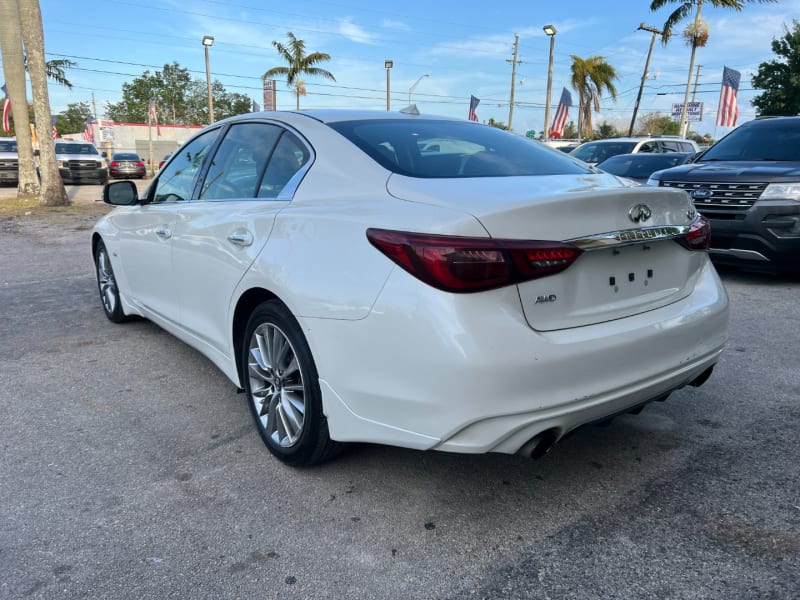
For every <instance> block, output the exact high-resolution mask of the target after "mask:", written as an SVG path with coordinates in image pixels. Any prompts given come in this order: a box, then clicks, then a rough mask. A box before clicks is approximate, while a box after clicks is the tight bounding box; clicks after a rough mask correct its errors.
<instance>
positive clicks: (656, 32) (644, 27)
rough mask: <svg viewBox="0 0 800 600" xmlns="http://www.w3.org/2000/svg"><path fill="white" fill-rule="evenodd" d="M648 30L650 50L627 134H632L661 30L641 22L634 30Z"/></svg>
mask: <svg viewBox="0 0 800 600" xmlns="http://www.w3.org/2000/svg"><path fill="white" fill-rule="evenodd" d="M640 29H641V30H643V31H649V32H650V33H652V34H653V37H652V38H650V50H648V51H647V60H646V61H645V63H644V72H643V73H642V83H641V84H640V85H639V94H638V95H637V96H636V104H634V106H633V116H632V117H631V126H630V127H628V135H629V136H631V135H633V128H634V126H635V125H636V114H637V113H638V112H639V102H640V101H641V100H642V92H643V91H644V82H645V81H647V72H648V70H649V69H650V56H651V55H652V54H653V46H654V45H655V43H656V36H657V35H661V31H659V30H658V29H656V28H655V27H651V26H650V25H645V24H644V23H641V24H640V25H639V27H637V28H636V31H639V30H640Z"/></svg>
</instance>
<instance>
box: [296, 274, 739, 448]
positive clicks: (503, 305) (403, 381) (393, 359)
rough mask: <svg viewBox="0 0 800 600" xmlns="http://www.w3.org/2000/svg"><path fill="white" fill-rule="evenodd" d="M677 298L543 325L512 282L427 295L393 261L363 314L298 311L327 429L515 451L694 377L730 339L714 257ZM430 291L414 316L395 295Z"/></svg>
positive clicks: (381, 439)
mask: <svg viewBox="0 0 800 600" xmlns="http://www.w3.org/2000/svg"><path fill="white" fill-rule="evenodd" d="M705 263H706V264H705V266H704V267H703V269H702V272H701V274H700V277H699V278H698V280H697V285H696V287H695V289H694V291H693V292H692V293H691V294H690V295H689V296H687V297H685V298H683V299H682V300H679V301H677V302H674V303H673V304H670V305H668V306H665V307H662V308H659V309H656V310H652V311H648V312H646V313H642V314H639V315H635V316H632V317H627V318H623V319H616V320H613V321H607V322H604V323H598V324H595V325H589V326H585V327H575V328H571V329H563V330H558V331H552V332H546V333H543V332H537V331H534V330H532V329H531V328H530V327H529V326H528V325H527V323H526V322H525V319H524V316H523V315H522V312H521V310H520V309H519V308H517V309H515V310H512V309H510V307H511V306H514V303H516V306H517V307H519V296H518V294H517V291H516V288H504V289H501V290H495V291H493V292H490V293H483V294H476V295H447V294H442V293H441V292H435V293H427V294H426V291H425V290H424V289H423V288H420V287H419V284H418V282H415V281H410V277H409V276H408V275H407V274H405V273H404V272H402V271H399V270H395V271H394V272H393V274H392V276H391V277H390V278H389V281H388V282H387V284H386V288H385V290H384V293H383V294H382V295H381V298H379V300H378V302H377V303H376V305H375V307H374V308H373V311H372V313H371V314H370V315H369V316H368V317H367V318H366V319H363V320H361V321H339V320H332V319H327V320H325V319H301V324H302V325H303V328H304V330H305V332H306V335H307V337H308V339H309V343H310V344H311V347H312V351H313V353H314V356H315V359H316V362H317V368H318V371H319V374H320V379H321V386H322V389H323V398H324V404H325V412H326V415H327V416H328V421H329V428H330V432H331V436H332V437H333V438H334V439H337V440H341V441H366V442H378V443H391V444H395V445H400V446H407V447H412V448H419V449H428V448H435V449H440V450H447V451H454V452H491V451H494V452H504V453H513V452H517V451H518V450H519V449H520V448H521V447H523V446H524V445H525V444H526V443H527V442H528V441H529V440H530V439H531V438H533V437H534V436H536V435H538V434H540V433H542V432H545V431H552V432H554V434H555V438H556V439H557V438H559V437H561V436H563V435H564V434H566V433H568V432H569V431H570V430H572V429H574V428H576V427H578V426H580V425H582V424H584V423H586V422H589V421H593V420H596V419H599V418H602V417H604V416H607V415H611V414H614V413H618V412H621V411H624V410H626V409H628V408H631V407H633V406H636V405H639V404H641V403H642V402H645V401H648V400H652V399H654V398H657V397H659V396H663V395H664V394H666V393H669V392H670V391H672V390H674V389H676V388H679V387H682V386H683V385H686V384H688V383H690V382H691V381H692V380H694V379H696V378H697V377H698V376H699V375H700V374H702V373H703V372H704V371H705V370H706V369H708V368H709V367H710V366H713V364H714V363H716V361H717V360H718V358H719V355H720V353H721V351H722V348H723V347H724V345H725V342H726V339H727V321H728V299H727V295H726V293H725V290H724V288H723V287H722V284H721V282H720V281H719V278H718V276H717V274H716V272H715V271H714V268H713V266H711V264H710V262H709V261H705ZM412 287H413V288H414V290H413V291H415V292H417V293H420V292H421V293H420V295H419V296H418V302H417V303H416V304H415V305H414V310H413V311H412V312H409V311H408V310H406V309H404V308H402V307H401V305H400V304H398V305H397V306H395V305H393V303H392V302H390V301H389V300H388V299H390V298H405V299H406V304H407V302H408V298H409V293H412V289H411V288H412Z"/></svg>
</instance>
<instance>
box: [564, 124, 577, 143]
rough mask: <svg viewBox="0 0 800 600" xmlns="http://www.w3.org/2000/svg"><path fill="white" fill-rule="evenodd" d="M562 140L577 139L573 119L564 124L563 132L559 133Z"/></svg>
mask: <svg viewBox="0 0 800 600" xmlns="http://www.w3.org/2000/svg"><path fill="white" fill-rule="evenodd" d="M561 139H562V140H577V139H578V128H577V127H576V126H575V121H570V122H569V123H567V124H566V125H565V126H564V132H563V133H562V134H561Z"/></svg>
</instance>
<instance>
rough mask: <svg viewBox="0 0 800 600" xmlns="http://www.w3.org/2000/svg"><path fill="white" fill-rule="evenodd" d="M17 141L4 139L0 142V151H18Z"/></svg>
mask: <svg viewBox="0 0 800 600" xmlns="http://www.w3.org/2000/svg"><path fill="white" fill-rule="evenodd" d="M16 151H17V142H13V141H8V140H4V141H2V142H0V152H16Z"/></svg>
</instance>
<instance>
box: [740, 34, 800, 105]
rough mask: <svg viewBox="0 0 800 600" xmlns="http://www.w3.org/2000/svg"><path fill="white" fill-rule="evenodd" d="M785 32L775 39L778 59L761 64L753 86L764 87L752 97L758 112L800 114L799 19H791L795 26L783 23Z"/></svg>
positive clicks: (774, 48) (774, 50)
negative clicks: (790, 27)
mask: <svg viewBox="0 0 800 600" xmlns="http://www.w3.org/2000/svg"><path fill="white" fill-rule="evenodd" d="M784 29H785V30H786V34H785V35H784V36H783V37H782V38H780V39H774V38H773V40H772V51H773V52H774V53H775V54H777V55H778V56H779V57H780V59H779V60H771V61H769V62H763V63H761V64H760V65H758V72H757V73H756V74H755V75H753V80H752V81H753V87H754V88H756V89H759V90H765V91H764V92H763V93H761V94H759V95H758V96H756V97H755V98H753V106H755V107H756V108H757V109H758V114H759V115H797V114H800V23H798V22H797V20H794V21H792V29H791V30H789V28H788V27H786V26H785V25H784Z"/></svg>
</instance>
